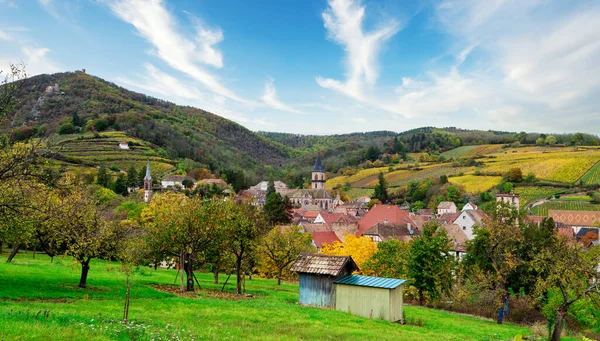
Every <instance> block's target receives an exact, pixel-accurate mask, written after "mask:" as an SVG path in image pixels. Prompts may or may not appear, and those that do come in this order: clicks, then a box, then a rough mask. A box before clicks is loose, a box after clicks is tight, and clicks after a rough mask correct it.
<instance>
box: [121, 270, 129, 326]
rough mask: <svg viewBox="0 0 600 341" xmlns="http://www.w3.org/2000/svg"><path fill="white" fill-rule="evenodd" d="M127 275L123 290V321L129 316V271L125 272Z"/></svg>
mask: <svg viewBox="0 0 600 341" xmlns="http://www.w3.org/2000/svg"><path fill="white" fill-rule="evenodd" d="M125 276H127V284H126V288H127V290H126V291H125V306H124V307H123V321H125V322H127V319H128V318H129V302H130V301H131V283H130V282H129V272H127V273H126V274H125Z"/></svg>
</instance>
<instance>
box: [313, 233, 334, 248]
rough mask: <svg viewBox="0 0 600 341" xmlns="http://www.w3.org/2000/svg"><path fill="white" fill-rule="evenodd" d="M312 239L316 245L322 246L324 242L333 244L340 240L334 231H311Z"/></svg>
mask: <svg viewBox="0 0 600 341" xmlns="http://www.w3.org/2000/svg"><path fill="white" fill-rule="evenodd" d="M312 239H313V241H314V242H315V245H317V247H322V246H323V245H324V244H333V243H335V242H341V240H340V239H339V238H338V237H337V235H336V234H335V232H332V231H327V232H313V233H312Z"/></svg>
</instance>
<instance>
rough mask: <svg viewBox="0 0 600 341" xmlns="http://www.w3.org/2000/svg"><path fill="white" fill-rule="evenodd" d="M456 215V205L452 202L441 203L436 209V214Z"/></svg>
mask: <svg viewBox="0 0 600 341" xmlns="http://www.w3.org/2000/svg"><path fill="white" fill-rule="evenodd" d="M446 213H456V204H455V203H453V202H452V201H442V202H441V203H440V204H439V205H438V207H437V214H446Z"/></svg>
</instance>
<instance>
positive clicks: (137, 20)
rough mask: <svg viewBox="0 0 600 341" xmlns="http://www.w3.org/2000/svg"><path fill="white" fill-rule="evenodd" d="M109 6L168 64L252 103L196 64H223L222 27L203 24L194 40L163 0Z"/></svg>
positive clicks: (124, 1)
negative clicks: (180, 28)
mask: <svg viewBox="0 0 600 341" xmlns="http://www.w3.org/2000/svg"><path fill="white" fill-rule="evenodd" d="M109 6H110V8H111V10H112V11H113V12H114V13H115V14H116V15H117V16H118V17H119V18H121V19H122V20H123V21H125V22H127V23H130V24H131V25H133V26H134V27H135V28H136V30H137V32H138V34H139V35H140V36H141V37H143V38H144V39H146V40H147V41H148V42H149V43H150V44H152V45H153V46H154V48H155V49H156V50H155V53H156V55H157V56H158V57H159V58H161V59H162V60H163V61H165V62H166V63H167V64H168V65H169V66H171V67H172V68H174V69H176V70H178V71H180V72H183V73H185V74H187V75H188V76H190V77H192V78H194V79H195V80H197V81H199V82H200V83H202V84H203V85H204V86H205V87H206V88H208V89H209V90H211V91H213V92H215V93H216V94H218V95H221V96H223V97H226V98H229V99H233V100H235V101H238V102H244V103H248V102H249V101H247V100H245V99H243V98H242V97H240V96H238V95H236V94H235V93H234V92H233V91H231V90H229V89H228V88H227V87H225V86H224V85H223V84H221V82H220V81H219V80H218V79H217V78H216V77H215V76H213V75H212V74H211V73H209V72H207V71H206V70H205V69H204V68H203V67H201V66H200V65H198V64H197V62H200V63H204V64H208V65H212V66H216V67H221V66H222V56H221V53H220V52H219V51H218V50H216V49H214V47H213V45H214V44H216V43H218V42H219V41H221V40H222V39H223V34H222V32H221V30H220V29H216V30H209V29H206V28H203V27H200V28H199V30H198V34H197V36H196V41H195V42H194V41H192V40H190V39H188V38H186V37H185V36H183V35H181V34H180V33H179V32H178V31H177V27H176V24H175V19H174V18H173V16H172V15H171V14H170V13H169V12H168V11H167V9H166V8H165V7H164V4H163V1H161V0H150V1H143V0H121V1H114V2H111V3H110V4H109Z"/></svg>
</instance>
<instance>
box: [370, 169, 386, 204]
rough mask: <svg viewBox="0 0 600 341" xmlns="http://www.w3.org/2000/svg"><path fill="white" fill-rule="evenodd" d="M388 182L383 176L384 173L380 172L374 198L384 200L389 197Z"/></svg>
mask: <svg viewBox="0 0 600 341" xmlns="http://www.w3.org/2000/svg"><path fill="white" fill-rule="evenodd" d="M387 197H388V193H387V182H386V181H385V178H384V177H383V173H379V183H378V184H377V185H376V186H375V190H374V192H373V199H379V200H381V201H382V202H383V201H384V200H385V199H387Z"/></svg>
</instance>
